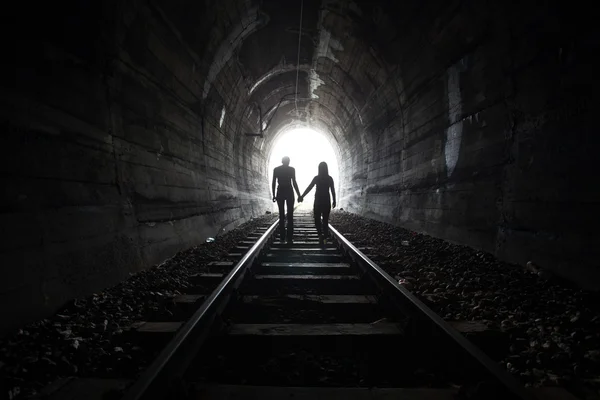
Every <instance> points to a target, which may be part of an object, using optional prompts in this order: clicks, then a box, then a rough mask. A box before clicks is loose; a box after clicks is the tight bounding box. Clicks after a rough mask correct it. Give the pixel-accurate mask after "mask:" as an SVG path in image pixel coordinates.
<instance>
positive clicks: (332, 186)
mask: <svg viewBox="0 0 600 400" xmlns="http://www.w3.org/2000/svg"><path fill="white" fill-rule="evenodd" d="M329 179H330V181H329V184H330V188H331V196H332V197H333V204H332V207H333V208H335V206H336V203H335V186H334V185H333V178H332V177H329Z"/></svg>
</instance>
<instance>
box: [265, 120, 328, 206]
mask: <svg viewBox="0 0 600 400" xmlns="http://www.w3.org/2000/svg"><path fill="white" fill-rule="evenodd" d="M284 156H288V157H290V167H294V168H295V169H296V181H297V182H298V188H299V189H300V194H302V193H304V191H305V190H306V188H307V187H308V185H309V184H310V182H311V181H312V179H313V178H314V177H315V176H316V175H317V173H318V167H319V163H320V162H321V161H325V162H326V163H327V166H328V168H329V175H330V176H331V177H332V178H333V183H334V186H335V190H336V194H337V193H339V179H338V177H339V170H338V162H337V159H336V157H335V152H334V150H333V147H332V146H331V144H330V143H329V141H328V140H327V138H326V137H325V135H323V134H322V133H320V132H317V131H314V130H312V129H309V128H299V129H293V130H290V131H288V132H285V133H283V134H282V135H281V137H280V138H279V139H278V140H277V141H276V142H275V145H274V146H273V150H272V151H271V154H270V156H269V189H270V188H271V183H272V182H273V168H275V167H277V166H279V165H281V159H282V158H283V157H284ZM275 190H277V189H275ZM315 190H316V188H313V189H312V190H311V191H310V193H309V194H308V195H307V196H306V198H305V199H304V203H303V204H302V206H301V208H303V209H312V205H313V202H314V196H315ZM338 197H339V196H338ZM332 200H333V199H332ZM297 201H298V199H296V202H297ZM274 209H275V210H276V209H277V204H274Z"/></svg>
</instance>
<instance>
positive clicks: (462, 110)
mask: <svg viewBox="0 0 600 400" xmlns="http://www.w3.org/2000/svg"><path fill="white" fill-rule="evenodd" d="M5 11H6V12H7V16H6V17H5V18H6V23H5V24H4V26H3V28H2V29H3V33H2V41H3V43H4V46H3V47H4V51H3V52H4V61H3V63H2V64H3V65H2V69H3V71H4V73H3V74H2V75H1V78H0V82H1V86H2V97H1V102H2V107H1V110H2V111H1V112H2V122H3V139H4V141H3V146H2V151H3V155H2V157H0V160H1V163H2V172H3V177H4V182H3V196H2V200H3V207H2V221H1V224H2V231H3V232H4V235H3V237H4V239H3V240H2V255H3V263H2V264H3V265H2V267H1V269H0V282H1V283H0V310H1V311H0V315H1V317H2V320H3V321H4V322H3V329H2V330H3V331H4V332H6V331H10V330H14V329H15V328H18V327H19V326H22V325H23V324H25V323H28V322H31V321H34V320H36V319H38V318H42V317H45V316H47V315H49V314H51V313H53V312H54V311H55V310H57V309H58V308H59V307H60V306H61V305H62V304H64V303H65V302H67V301H68V300H71V299H73V298H76V297H80V296H86V295H89V294H91V293H94V292H96V291H99V290H102V289H103V288H106V287H109V286H111V285H114V284H116V283H118V282H120V281H122V280H124V279H125V278H127V277H128V276H130V275H131V274H133V273H136V272H139V271H142V270H144V269H146V268H148V267H150V266H152V265H155V264H159V263H161V262H163V261H164V260H165V259H167V258H169V257H171V256H173V255H174V254H175V253H177V252H178V251H181V250H184V249H187V248H189V247H191V246H194V245H196V244H198V243H202V242H204V241H205V240H206V239H207V238H209V237H215V236H216V235H218V234H220V233H221V232H223V231H227V230H230V229H232V228H234V227H236V226H238V225H239V224H241V223H243V222H245V221H248V220H249V219H251V218H253V217H257V216H261V215H264V214H265V212H266V211H273V204H272V202H271V192H270V187H269V186H270V182H269V169H270V167H271V165H270V164H269V160H270V156H271V153H272V151H273V149H274V147H275V145H276V143H277V139H278V138H280V137H283V136H284V135H285V134H286V132H289V131H290V130H293V129H296V128H302V129H313V130H315V131H318V132H319V133H320V134H322V135H323V137H324V140H325V141H326V142H327V143H329V144H330V146H331V152H332V154H334V156H335V161H336V162H337V169H338V171H339V178H338V179H339V181H338V182H337V188H338V196H339V200H338V204H339V207H342V208H344V209H345V210H346V211H348V212H351V213H354V214H358V215H361V216H364V217H368V218H371V219H374V220H378V221H383V222H387V223H390V224H392V225H397V226H401V227H404V228H406V229H410V230H412V231H415V232H419V233H423V234H427V235H431V236H433V237H436V238H440V239H444V240H447V241H450V242H453V243H457V244H461V245H466V246H469V247H472V248H475V249H478V250H481V251H483V252H487V253H491V254H493V255H495V256H497V257H499V258H500V259H502V260H505V261H507V262H509V263H513V264H517V265H525V264H526V263H527V262H528V261H533V262H535V263H536V264H538V265H541V266H543V267H544V268H547V269H548V270H550V271H552V273H553V274H556V275H557V276H560V277H562V278H564V279H566V280H568V281H572V282H575V283H576V284H577V285H581V286H585V287H586V288H588V289H594V288H597V287H598V285H599V284H600V275H599V272H598V271H599V270H598V257H599V256H600V254H599V253H598V249H599V247H598V240H599V239H600V236H599V234H598V231H597V221H598V217H600V215H599V211H598V208H597V207H598V203H599V201H600V185H598V178H597V175H598V174H597V172H598V168H597V154H596V148H597V145H598V142H599V139H598V135H597V134H593V131H594V130H595V126H594V122H593V121H594V113H595V110H596V107H597V106H598V97H597V96H596V93H597V92H596V90H597V89H598V80H597V79H596V71H595V68H594V64H593V62H592V61H593V58H594V53H593V51H592V50H593V49H594V48H595V45H596V44H597V40H598V33H597V32H596V31H594V23H593V22H592V21H591V13H587V12H586V10H585V9H580V8H575V7H570V6H569V5H567V4H561V5H556V4H550V3H546V2H542V3H540V2H533V1H525V2H511V1H504V2H500V1H470V0H466V1H438V0H427V1H416V0H406V1H386V0H372V1H358V0H356V1H341V0H299V1H287V0H286V1H281V0H263V1H255V0H222V1H218V2H217V1H192V0H169V1H166V0H149V1H133V0H111V1H106V2H100V1H91V2H86V1H74V0H73V1H64V2H59V3H51V2H46V3H41V2H40V3H37V2H20V3H19V5H18V6H16V7H15V8H13V9H11V10H10V11H9V10H5ZM301 140H302V139H300V141H301ZM299 161H300V160H296V159H293V160H292V166H293V165H294V163H295V162H299ZM313 169H314V171H315V173H316V165H315V166H314V168H313ZM313 175H314V174H313ZM299 183H300V185H301V186H305V185H307V184H308V182H299ZM301 189H302V188H301Z"/></svg>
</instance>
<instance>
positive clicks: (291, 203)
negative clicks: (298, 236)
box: [286, 194, 295, 243]
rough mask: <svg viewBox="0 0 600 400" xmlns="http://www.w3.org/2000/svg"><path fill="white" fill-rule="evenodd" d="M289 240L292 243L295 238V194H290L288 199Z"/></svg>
mask: <svg viewBox="0 0 600 400" xmlns="http://www.w3.org/2000/svg"><path fill="white" fill-rule="evenodd" d="M286 202H287V220H288V226H287V241H288V243H291V242H292V241H293V240H294V203H295V200H294V195H293V194H292V195H290V196H289V197H288V198H287V199H286Z"/></svg>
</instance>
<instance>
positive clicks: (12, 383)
mask: <svg viewBox="0 0 600 400" xmlns="http://www.w3.org/2000/svg"><path fill="white" fill-rule="evenodd" d="M274 220H275V216H274V215H265V216H263V217H259V218H255V219H252V220H250V221H248V222H246V223H244V224H242V225H240V226H239V227H238V228H236V229H234V230H232V231H230V232H227V233H225V234H223V235H221V236H218V237H217V238H215V240H214V241H213V242H210V243H202V244H200V245H198V246H196V247H193V248H191V249H188V250H185V251H182V252H179V253H177V254H176V255H175V256H174V257H172V258H170V259H168V260H167V261H165V262H163V263H162V264H160V265H157V266H154V267H151V268H149V269H147V270H145V271H142V272H139V273H137V274H135V275H132V276H131V277H130V278H129V279H127V280H126V281H124V282H122V283H120V284H118V285H116V286H114V287H111V288H108V289H106V290H103V291H101V292H98V293H95V294H93V295H92V296H89V297H86V298H80V299H75V300H73V301H71V302H69V303H68V304H67V305H65V306H64V307H63V308H62V309H61V310H60V311H58V312H57V313H56V314H55V315H54V316H52V317H49V318H46V319H43V320H41V321H37V322H35V323H32V324H30V325H28V326H25V327H23V328H22V329H19V330H18V331H17V332H15V333H14V334H11V335H8V336H6V337H3V338H2V339H0V367H1V372H2V374H3V375H4V376H5V379H6V380H7V381H8V382H7V384H8V386H9V388H8V389H9V390H12V392H13V393H20V394H21V396H24V397H26V396H30V395H33V394H35V393H37V392H39V391H40V390H41V389H42V388H43V387H44V386H46V385H47V384H49V383H50V382H53V381H55V380H56V379H58V378H61V377H67V376H77V377H105V378H127V377H134V376H135V375H136V374H138V373H139V371H140V370H142V369H144V368H145V367H146V366H147V365H148V363H149V362H150V361H151V360H152V358H153V356H154V353H152V352H149V351H148V349H144V348H142V347H138V346H136V345H135V343H132V342H130V341H129V338H128V336H127V335H126V334H125V333H126V332H124V329H125V328H127V327H128V326H130V325H131V324H132V323H134V322H136V321H149V320H150V321H151V320H161V321H165V320H169V316H170V314H172V313H171V311H170V305H171V304H172V302H171V301H170V300H171V299H172V298H173V297H174V296H176V295H178V294H182V293H185V290H186V288H188V287H190V286H192V284H191V283H190V282H189V277H190V276H191V275H193V274H196V273H198V272H203V271H205V270H206V265H207V264H208V263H209V262H211V261H215V260H220V259H221V258H223V257H224V256H225V255H226V254H227V253H228V251H229V249H231V248H232V247H234V246H235V245H236V244H237V243H238V242H239V241H241V240H243V239H244V238H245V237H246V236H248V235H249V234H250V233H251V232H253V231H254V230H255V229H256V228H257V227H259V226H260V225H262V224H266V223H271V222H274ZM157 350H158V349H157Z"/></svg>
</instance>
